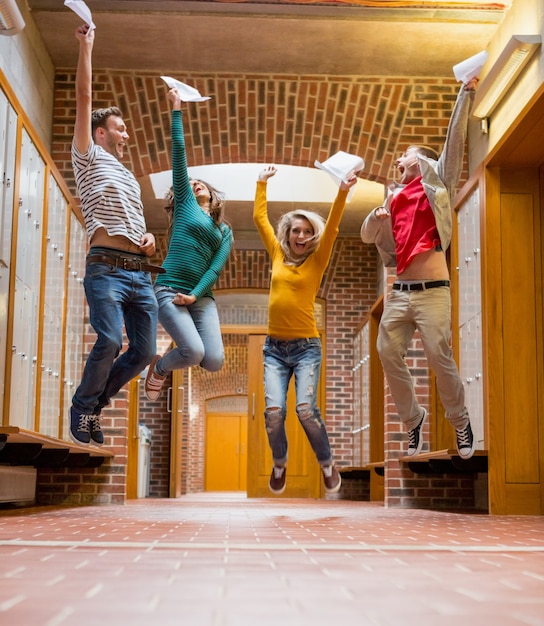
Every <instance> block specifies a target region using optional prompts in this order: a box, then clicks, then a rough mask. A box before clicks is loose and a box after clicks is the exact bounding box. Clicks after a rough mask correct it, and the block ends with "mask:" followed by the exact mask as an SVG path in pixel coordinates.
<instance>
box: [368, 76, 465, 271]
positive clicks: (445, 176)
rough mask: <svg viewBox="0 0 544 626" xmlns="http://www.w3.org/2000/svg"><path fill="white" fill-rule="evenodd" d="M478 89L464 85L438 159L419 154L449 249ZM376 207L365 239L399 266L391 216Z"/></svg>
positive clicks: (442, 238)
mask: <svg viewBox="0 0 544 626" xmlns="http://www.w3.org/2000/svg"><path fill="white" fill-rule="evenodd" d="M473 100H474V91H465V87H464V85H463V86H462V87H461V90H460V91H459V94H458V96H457V100H456V102H455V106H454V108H453V112H452V114H451V118H450V123H449V126H448V132H447V134H446V141H445V143H444V149H443V151H442V154H441V155H440V158H439V159H438V161H435V160H434V159H429V158H427V157H424V156H423V155H418V161H419V168H420V171H421V182H422V185H423V188H424V189H425V193H426V194H427V198H428V199H429V203H430V205H431V208H432V210H433V213H434V216H435V219H436V226H437V228H438V234H439V236H440V243H441V244H442V249H443V250H444V251H445V250H447V249H448V248H449V245H450V242H451V233H452V211H451V204H452V202H453V198H454V196H455V192H456V187H457V184H458V182H459V178H460V177H461V172H462V171H463V156H464V153H465V140H466V136H467V126H468V116H469V114H470V109H471V107H472V101H473ZM375 212H376V209H374V210H373V211H372V212H371V213H370V214H369V215H368V217H367V218H366V219H365V221H364V222H363V225H362V226H361V239H362V240H363V241H364V242H365V243H373V244H375V245H376V248H377V249H378V252H379V254H380V256H381V258H382V261H383V264H384V265H385V266H386V267H396V265H397V257H396V254H395V240H394V238H393V231H392V227H391V220H390V219H380V218H379V217H376V215H375Z"/></svg>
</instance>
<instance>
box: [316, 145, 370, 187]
mask: <svg viewBox="0 0 544 626" xmlns="http://www.w3.org/2000/svg"><path fill="white" fill-rule="evenodd" d="M314 165H315V166H316V167H317V168H319V169H320V170H323V171H324V172H327V174H329V175H330V176H332V178H333V180H334V182H335V183H336V184H337V185H340V183H341V182H342V181H343V180H345V179H346V176H347V175H348V174H349V173H350V172H351V171H353V172H355V173H358V172H361V171H362V170H363V169H364V167H365V162H364V161H363V159H362V158H361V157H360V156H357V155H356V154H349V153H348V152H342V150H340V151H339V152H337V153H336V154H333V156H332V157H330V158H328V159H327V160H326V161H323V163H320V162H319V161H314Z"/></svg>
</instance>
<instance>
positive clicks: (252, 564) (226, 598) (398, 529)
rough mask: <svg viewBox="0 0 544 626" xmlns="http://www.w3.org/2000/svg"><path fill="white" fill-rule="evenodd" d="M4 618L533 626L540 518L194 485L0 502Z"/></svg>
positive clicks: (538, 597)
mask: <svg viewBox="0 0 544 626" xmlns="http://www.w3.org/2000/svg"><path fill="white" fill-rule="evenodd" d="M0 581H1V583H0V624H1V625H4V624H5V625H7V624H15V625H21V626H95V625H96V626H106V625H107V626H125V625H126V626H140V625H142V626H144V625H145V626H174V625H175V626H179V625H184V626H208V625H209V626H249V625H252V626H278V625H280V626H321V625H323V626H325V625H327V626H390V625H391V626H393V625H394V626H399V625H402V626H416V625H417V626H450V625H451V626H454V625H455V626H465V625H467V626H476V625H478V626H487V625H493V626H514V625H515V626H522V625H523V626H543V625H544V517H517V516H516V517H514V516H510V517H491V516H487V515H484V514H482V515H474V514H460V513H444V512H433V511H421V510H405V509H404V510H398V509H385V508H383V506H382V505H380V504H374V503H368V502H349V501H342V500H288V499H281V498H278V499H272V498H271V499H259V500H253V499H247V498H246V497H245V494H230V493H229V494H209V493H208V494H205V493H204V494H198V495H192V496H184V497H182V498H180V499H178V500H152V499H145V500H136V501H131V502H129V503H128V504H126V505H125V506H102V507H84V508H69V509H59V508H44V509H39V508H34V509H25V510H23V509H15V510H1V511H0Z"/></svg>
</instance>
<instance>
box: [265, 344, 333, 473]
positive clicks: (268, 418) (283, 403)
mask: <svg viewBox="0 0 544 626" xmlns="http://www.w3.org/2000/svg"><path fill="white" fill-rule="evenodd" d="M263 356H264V393H265V410H264V417H265V424H266V432H267V435H268V442H269V444H270V448H271V449H272V458H273V459H274V464H275V465H279V466H283V465H285V464H286V463H287V435H286V433H285V417H286V414H287V390H288V388H289V381H290V380H291V377H292V376H293V375H294V377H295V395H296V412H297V416H298V419H299V422H300V424H301V426H302V428H304V432H305V433H306V437H307V438H308V441H309V442H310V445H311V446H312V449H313V451H314V453H315V455H316V457H317V461H318V463H319V464H320V465H321V466H324V465H330V464H331V463H332V455H331V448H330V444H329V437H328V435H327V429H326V427H325V423H324V422H323V419H322V417H321V412H320V410H319V407H318V406H317V396H318V391H319V375H320V372H321V341H320V339H319V338H318V337H311V338H309V339H293V340H291V341H278V340H277V339H273V338H272V337H267V338H266V339H265V342H264V346H263Z"/></svg>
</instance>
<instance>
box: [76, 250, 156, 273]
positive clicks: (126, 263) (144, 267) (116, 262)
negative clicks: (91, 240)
mask: <svg viewBox="0 0 544 626" xmlns="http://www.w3.org/2000/svg"><path fill="white" fill-rule="evenodd" d="M89 263H106V264H107V265H113V266H114V267H119V268H121V269H123V270H129V271H133V272H151V273H153V274H164V273H165V272H166V270H165V269H164V267H160V266H159V265H149V264H148V263H142V261H140V260H139V259H137V258H134V257H125V256H108V255H106V254H91V255H89V256H88V257H87V264H89Z"/></svg>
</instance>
